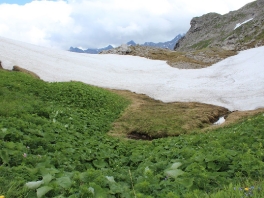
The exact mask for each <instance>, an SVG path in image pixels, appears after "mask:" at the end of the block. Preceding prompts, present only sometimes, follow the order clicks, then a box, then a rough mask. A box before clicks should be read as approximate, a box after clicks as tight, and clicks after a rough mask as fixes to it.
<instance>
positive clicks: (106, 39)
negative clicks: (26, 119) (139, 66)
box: [0, 0, 251, 49]
mask: <svg viewBox="0 0 264 198" xmlns="http://www.w3.org/2000/svg"><path fill="white" fill-rule="evenodd" d="M249 2H251V0H239V1H238V0H235V1H228V0H215V1H211V0H200V1H194V0H184V1H183V0H133V1H132V0H131V1H130V0H126V1H124V0H108V1H105V0H68V1H63V0H58V1H44V0H42V1H32V2H30V3H27V4H24V5H17V4H0V36H4V37H8V38H12V39H16V40H20V41H24V42H29V43H32V44H36V45H41V46H47V47H54V48H60V49H68V48H69V47H70V46H74V47H82V48H88V47H104V46H106V45H108V44H112V45H115V46H118V45H120V44H122V43H125V42H127V41H129V40H131V39H133V40H134V41H135V42H137V43H143V42H146V41H153V42H160V41H168V40H171V39H173V38H174V37H175V36H176V35H178V34H180V33H185V32H186V31H188V29H189V27H190V20H191V19H192V18H193V17H196V16H201V15H203V14H206V13H208V12H217V13H220V14H224V13H227V12H229V11H231V10H235V9H238V8H240V7H242V6H243V5H245V4H246V3H249Z"/></svg>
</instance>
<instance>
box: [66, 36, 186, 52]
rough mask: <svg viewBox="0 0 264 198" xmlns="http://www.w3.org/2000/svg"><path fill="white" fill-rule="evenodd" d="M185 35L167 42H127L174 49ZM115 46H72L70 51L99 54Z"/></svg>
mask: <svg viewBox="0 0 264 198" xmlns="http://www.w3.org/2000/svg"><path fill="white" fill-rule="evenodd" d="M182 37H183V35H181V34H179V35H177V36H176V37H175V38H174V39H172V40H171V41H166V42H159V43H154V42H145V43H144V44H136V43H135V42H134V41H133V40H131V41H129V42H127V43H126V45H128V46H135V45H140V46H149V47H157V48H163V49H170V50H173V48H174V46H175V44H176V43H177V42H178V40H179V39H180V38H182ZM113 48H114V47H113V46H112V45H109V46H107V47H105V48H99V49H96V48H88V49H86V50H83V49H80V48H78V47H70V49H69V51H70V52H78V53H89V54H99V53H100V52H102V51H103V50H111V49H113Z"/></svg>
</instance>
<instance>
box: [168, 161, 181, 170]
mask: <svg viewBox="0 0 264 198" xmlns="http://www.w3.org/2000/svg"><path fill="white" fill-rule="evenodd" d="M181 165H182V163H181V162H175V163H173V164H172V165H171V169H178V168H179V167H180V166H181Z"/></svg>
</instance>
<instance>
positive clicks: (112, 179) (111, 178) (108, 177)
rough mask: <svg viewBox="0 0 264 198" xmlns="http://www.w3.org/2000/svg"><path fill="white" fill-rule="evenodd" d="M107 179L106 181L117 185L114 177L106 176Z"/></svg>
mask: <svg viewBox="0 0 264 198" xmlns="http://www.w3.org/2000/svg"><path fill="white" fill-rule="evenodd" d="M105 177H106V179H107V180H108V181H109V182H111V183H115V179H114V177H113V176H105Z"/></svg>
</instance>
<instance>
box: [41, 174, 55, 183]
mask: <svg viewBox="0 0 264 198" xmlns="http://www.w3.org/2000/svg"><path fill="white" fill-rule="evenodd" d="M52 179H53V177H52V175H51V174H47V175H45V176H43V182H44V184H48V183H50V181H51V180H52Z"/></svg>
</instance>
